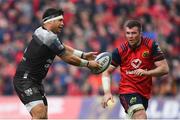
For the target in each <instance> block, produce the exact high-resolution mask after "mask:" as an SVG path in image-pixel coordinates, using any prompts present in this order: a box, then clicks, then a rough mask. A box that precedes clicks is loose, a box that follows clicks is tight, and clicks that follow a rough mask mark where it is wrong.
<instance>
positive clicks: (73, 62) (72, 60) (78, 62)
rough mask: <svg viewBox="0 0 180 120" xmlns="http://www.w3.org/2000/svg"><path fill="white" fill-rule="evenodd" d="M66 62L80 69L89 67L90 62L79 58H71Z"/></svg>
mask: <svg viewBox="0 0 180 120" xmlns="http://www.w3.org/2000/svg"><path fill="white" fill-rule="evenodd" d="M64 61H65V62H67V63H69V64H71V65H74V66H79V67H88V64H89V61H87V60H84V59H81V58H79V57H77V56H73V55H72V56H70V57H67V58H66V59H64Z"/></svg>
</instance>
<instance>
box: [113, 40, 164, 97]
mask: <svg viewBox="0 0 180 120" xmlns="http://www.w3.org/2000/svg"><path fill="white" fill-rule="evenodd" d="M141 39H142V41H141V44H140V45H139V46H138V47H137V48H136V49H132V48H131V47H130V46H129V44H128V42H127V41H126V42H124V43H122V44H121V45H120V46H119V48H116V49H114V51H113V53H112V63H111V64H112V65H114V66H116V67H117V66H120V72H121V80H120V84H119V93H120V94H129V93H139V94H141V95H142V96H144V97H146V98H147V99H149V98H150V94H151V87H152V77H151V76H136V75H135V74H134V73H133V72H134V70H136V69H139V68H141V69H147V70H150V69H153V68H154V67H155V65H154V62H155V61H159V60H163V59H164V55H163V53H162V51H161V49H160V47H159V45H158V44H157V42H156V41H153V40H151V39H149V38H145V37H142V38H141Z"/></svg>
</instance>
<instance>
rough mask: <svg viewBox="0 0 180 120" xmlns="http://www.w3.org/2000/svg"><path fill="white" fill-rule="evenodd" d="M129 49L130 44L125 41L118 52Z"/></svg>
mask: <svg viewBox="0 0 180 120" xmlns="http://www.w3.org/2000/svg"><path fill="white" fill-rule="evenodd" d="M128 48H129V46H128V42H127V41H124V42H122V43H121V44H120V45H119V47H118V50H119V52H125V51H127V50H128Z"/></svg>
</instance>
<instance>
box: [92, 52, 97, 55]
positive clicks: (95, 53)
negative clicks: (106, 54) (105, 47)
mask: <svg viewBox="0 0 180 120" xmlns="http://www.w3.org/2000/svg"><path fill="white" fill-rule="evenodd" d="M91 54H93V55H98V54H99V52H91Z"/></svg>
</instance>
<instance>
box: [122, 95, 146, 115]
mask: <svg viewBox="0 0 180 120" xmlns="http://www.w3.org/2000/svg"><path fill="white" fill-rule="evenodd" d="M119 99H120V102H121V104H122V106H123V107H124V109H125V112H126V113H127V110H128V109H129V107H131V106H132V105H135V104H142V105H143V106H144V108H145V110H146V109H147V107H148V99H146V98H145V97H143V96H142V95H140V94H138V93H131V94H120V96H119Z"/></svg>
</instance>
